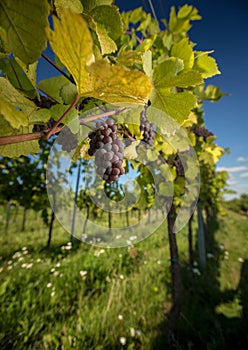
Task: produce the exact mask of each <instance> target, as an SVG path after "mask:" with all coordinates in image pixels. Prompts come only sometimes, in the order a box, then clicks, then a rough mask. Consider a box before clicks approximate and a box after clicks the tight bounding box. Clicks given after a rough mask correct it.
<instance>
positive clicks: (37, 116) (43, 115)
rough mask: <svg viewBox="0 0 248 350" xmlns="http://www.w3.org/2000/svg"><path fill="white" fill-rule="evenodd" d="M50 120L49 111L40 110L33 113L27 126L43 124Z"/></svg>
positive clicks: (45, 109)
mask: <svg viewBox="0 0 248 350" xmlns="http://www.w3.org/2000/svg"><path fill="white" fill-rule="evenodd" d="M50 119H51V112H50V109H47V108H41V109H38V110H37V111H34V112H33V113H32V114H31V115H30V117H29V124H30V125H31V124H32V125H33V124H42V123H43V124H45V123H47V122H48V121H49V120H50Z"/></svg>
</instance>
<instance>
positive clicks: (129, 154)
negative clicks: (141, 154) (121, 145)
mask: <svg viewBox="0 0 248 350" xmlns="http://www.w3.org/2000/svg"><path fill="white" fill-rule="evenodd" d="M139 144H140V141H134V142H132V143H131V145H129V146H127V147H126V148H125V150H124V157H125V158H127V159H137V157H138V153H137V150H136V147H137V146H138V145H139Z"/></svg>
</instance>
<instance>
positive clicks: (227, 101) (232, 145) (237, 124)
mask: <svg viewBox="0 0 248 350" xmlns="http://www.w3.org/2000/svg"><path fill="white" fill-rule="evenodd" d="M115 3H116V5H117V6H118V7H119V8H120V9H121V10H124V11H127V10H130V9H133V8H136V7H140V6H142V7H143V8H144V10H145V11H146V12H148V11H149V12H151V8H150V6H149V1H148V0H132V1H131V0H130V1H124V0H116V1H115ZM152 3H153V6H154V9H155V12H156V15H157V17H158V18H161V17H162V18H164V17H166V18H167V19H168V17H169V12H170V8H171V6H175V7H176V8H177V7H179V6H182V5H184V4H186V3H187V4H189V5H193V6H195V7H196V8H197V9H198V10H199V13H200V15H201V16H202V20H200V21H194V22H193V23H192V28H191V30H190V32H189V36H190V40H191V41H193V42H195V43H196V44H197V46H196V49H197V50H214V53H213V54H212V55H213V57H215V58H216V60H217V62H218V65H219V69H220V71H221V73H222V74H221V75H218V76H216V77H214V78H212V79H207V80H206V83H207V84H214V85H217V86H219V87H220V88H221V90H222V91H224V92H226V93H229V94H230V96H228V97H223V98H222V99H221V100H220V101H219V102H217V103H210V102H207V103H205V105H204V112H205V123H206V126H207V128H208V129H209V130H211V131H212V132H213V133H214V134H215V135H216V136H217V143H218V144H219V145H220V146H222V147H224V148H229V149H230V154H229V155H225V156H224V157H223V158H222V159H221V160H220V161H219V162H218V166H217V169H219V170H227V171H228V172H229V175H230V179H229V185H230V188H232V189H234V190H236V191H237V193H238V194H240V193H248V108H247V105H246V103H247V101H248V92H247V82H248V39H247V34H248V1H246V0H236V1H225V2H224V1H218V0H192V1H181V0H174V1H172V0H166V1H165V0H153V1H152Z"/></svg>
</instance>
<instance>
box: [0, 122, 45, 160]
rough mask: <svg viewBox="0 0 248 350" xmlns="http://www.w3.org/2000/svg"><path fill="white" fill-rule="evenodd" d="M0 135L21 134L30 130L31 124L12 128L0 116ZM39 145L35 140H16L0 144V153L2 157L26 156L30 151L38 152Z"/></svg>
mask: <svg viewBox="0 0 248 350" xmlns="http://www.w3.org/2000/svg"><path fill="white" fill-rule="evenodd" d="M0 125H1V129H0V136H10V135H22V134H29V133H31V132H32V128H33V127H32V126H22V127H20V129H19V130H15V129H13V128H12V127H11V126H10V125H9V123H8V122H7V121H6V120H4V119H3V118H2V117H1V116H0ZM39 152H40V146H39V142H38V141H37V140H34V141H26V142H18V143H13V144H9V145H4V146H0V155H1V156H3V157H10V158H18V157H20V156H21V155H24V156H27V155H28V154H30V153H32V154H33V153H39Z"/></svg>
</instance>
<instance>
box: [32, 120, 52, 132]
mask: <svg viewBox="0 0 248 350" xmlns="http://www.w3.org/2000/svg"><path fill="white" fill-rule="evenodd" d="M55 123H56V121H55V120H54V119H53V118H51V119H50V120H49V121H48V122H47V123H46V124H34V127H33V132H39V131H47V130H48V129H51V128H52V127H53V126H54V125H55Z"/></svg>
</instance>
